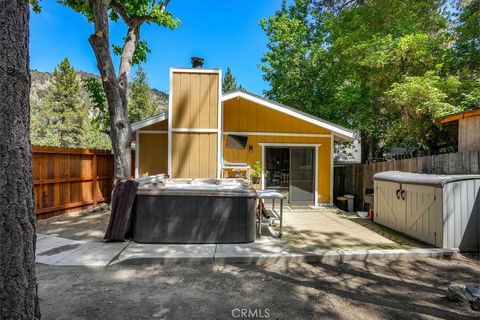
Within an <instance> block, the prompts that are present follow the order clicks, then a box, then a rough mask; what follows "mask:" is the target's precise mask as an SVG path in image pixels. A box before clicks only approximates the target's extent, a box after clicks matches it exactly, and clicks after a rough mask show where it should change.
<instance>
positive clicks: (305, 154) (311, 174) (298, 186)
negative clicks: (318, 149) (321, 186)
mask: <svg viewBox="0 0 480 320" xmlns="http://www.w3.org/2000/svg"><path fill="white" fill-rule="evenodd" d="M314 192H315V148H311V147H308V148H306V147H292V148H290V189H289V198H290V202H291V203H305V202H312V201H314Z"/></svg>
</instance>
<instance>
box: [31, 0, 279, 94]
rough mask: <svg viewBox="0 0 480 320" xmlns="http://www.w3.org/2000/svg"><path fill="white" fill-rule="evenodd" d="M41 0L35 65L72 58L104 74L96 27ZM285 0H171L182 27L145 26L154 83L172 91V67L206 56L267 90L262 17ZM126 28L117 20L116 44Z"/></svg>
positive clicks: (34, 34)
mask: <svg viewBox="0 0 480 320" xmlns="http://www.w3.org/2000/svg"><path fill="white" fill-rule="evenodd" d="M41 4H42V12H41V13H40V14H35V13H33V12H32V14H31V22H30V27H31V28H30V33H31V40H30V55H31V63H30V64H31V68H32V69H37V70H40V71H52V70H53V68H54V67H55V66H56V65H57V64H58V63H59V62H60V61H61V60H62V59H63V58H65V57H67V58H68V59H69V60H70V62H71V63H72V64H73V66H74V67H75V68H76V69H78V70H83V71H88V72H92V73H95V74H98V72H97V67H96V62H95V58H94V55H93V52H92V49H91V48H90V45H89V44H88V41H87V38H88V36H89V35H90V34H91V32H92V28H93V26H92V25H90V24H89V23H88V22H87V20H86V19H85V18H84V17H83V16H81V15H80V14H78V13H76V12H74V11H73V10H71V9H69V8H66V7H63V6H61V5H59V4H57V2H56V1H55V0H43V1H42V2H41ZM280 4H281V1H280V0H204V1H185V0H171V2H170V5H169V11H171V12H172V13H173V14H174V15H175V16H176V17H178V18H179V19H180V20H182V23H181V24H180V26H179V27H178V28H177V29H175V30H173V31H171V30H168V29H165V28H161V27H157V26H147V25H145V26H143V27H142V31H141V37H142V38H143V39H145V40H147V41H148V43H149V46H150V49H151V50H152V53H151V54H150V55H149V56H148V61H147V62H146V64H144V67H145V70H146V71H147V74H148V79H149V82H150V85H151V86H152V87H154V88H157V89H159V90H162V91H165V92H168V81H169V80H168V69H169V68H170V67H171V66H173V67H189V66H190V57H192V56H200V57H204V58H205V67H207V68H221V69H223V70H226V68H227V67H228V66H229V67H230V68H231V69H232V72H233V74H234V75H235V77H236V78H237V81H238V83H240V84H242V85H243V86H244V87H245V88H246V89H247V90H249V91H251V92H254V93H257V94H262V91H263V90H265V89H267V88H268V83H265V82H264V81H263V79H262V72H261V70H260V69H259V68H258V64H259V63H260V59H261V58H262V55H263V53H264V52H265V51H266V43H267V38H266V36H265V34H264V32H263V31H262V30H261V28H260V26H259V25H258V22H259V20H260V19H261V18H262V17H269V16H271V15H273V13H274V12H275V10H276V9H279V8H280ZM125 31H126V28H125V26H124V24H123V23H118V24H112V25H111V43H112V44H120V43H121V40H122V38H123V37H124V36H125ZM117 62H118V59H117V60H116V63H117ZM117 65H118V63H117Z"/></svg>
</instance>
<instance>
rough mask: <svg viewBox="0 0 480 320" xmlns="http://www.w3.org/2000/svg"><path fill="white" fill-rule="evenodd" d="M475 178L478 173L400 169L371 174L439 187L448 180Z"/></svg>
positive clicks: (392, 180) (391, 179)
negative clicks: (437, 172) (447, 172)
mask: <svg viewBox="0 0 480 320" xmlns="http://www.w3.org/2000/svg"><path fill="white" fill-rule="evenodd" d="M475 179H478V180H480V175H468V174H462V175H438V174H424V173H412V172H401V171H385V172H379V173H375V174H374V175H373V180H381V181H391V182H398V183H404V184H417V185H427V186H433V187H440V188H441V187H443V186H444V185H446V184H447V183H450V182H454V181H461V180H475Z"/></svg>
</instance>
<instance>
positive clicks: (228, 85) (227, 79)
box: [222, 68, 243, 93]
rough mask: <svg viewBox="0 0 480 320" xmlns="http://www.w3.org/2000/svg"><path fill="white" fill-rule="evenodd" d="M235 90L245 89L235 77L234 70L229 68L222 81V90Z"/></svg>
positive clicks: (224, 91)
mask: <svg viewBox="0 0 480 320" xmlns="http://www.w3.org/2000/svg"><path fill="white" fill-rule="evenodd" d="M235 90H243V87H242V86H241V85H238V84H237V79H235V76H234V75H233V73H232V70H231V69H230V68H227V72H225V76H224V77H223V81H222V91H223V93H227V92H232V91H235Z"/></svg>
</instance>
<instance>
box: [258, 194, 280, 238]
mask: <svg viewBox="0 0 480 320" xmlns="http://www.w3.org/2000/svg"><path fill="white" fill-rule="evenodd" d="M257 199H258V204H259V205H258V207H257V208H258V210H257V219H258V220H257V222H258V228H257V236H258V237H259V238H260V236H261V235H262V206H261V205H260V203H262V202H263V200H267V199H270V200H272V209H271V210H267V211H268V213H269V215H270V218H269V220H270V222H271V221H272V220H280V231H279V233H278V237H279V238H281V237H282V229H283V200H284V199H285V196H284V195H283V194H281V193H280V192H278V191H276V190H257ZM275 200H280V214H279V213H278V212H277V211H276V210H275Z"/></svg>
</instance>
